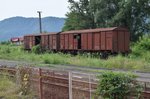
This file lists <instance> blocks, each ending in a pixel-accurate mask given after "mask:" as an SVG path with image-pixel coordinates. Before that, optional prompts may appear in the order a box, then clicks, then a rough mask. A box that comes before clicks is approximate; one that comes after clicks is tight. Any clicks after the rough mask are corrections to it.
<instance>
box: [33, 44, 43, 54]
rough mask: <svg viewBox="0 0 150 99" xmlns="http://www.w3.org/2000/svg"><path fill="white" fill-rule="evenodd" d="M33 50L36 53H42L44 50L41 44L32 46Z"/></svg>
mask: <svg viewBox="0 0 150 99" xmlns="http://www.w3.org/2000/svg"><path fill="white" fill-rule="evenodd" d="M31 51H32V52H33V53H35V54H40V53H42V52H43V51H42V48H41V46H40V45H36V46H34V47H32V49H31Z"/></svg>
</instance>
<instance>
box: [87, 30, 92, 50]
mask: <svg viewBox="0 0 150 99" xmlns="http://www.w3.org/2000/svg"><path fill="white" fill-rule="evenodd" d="M92 39H93V38H92V33H88V40H87V43H88V44H87V45H88V48H87V49H88V50H92V41H93V40H92Z"/></svg>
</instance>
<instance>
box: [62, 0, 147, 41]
mask: <svg viewBox="0 0 150 99" xmlns="http://www.w3.org/2000/svg"><path fill="white" fill-rule="evenodd" d="M68 2H69V4H70V5H69V12H68V13H67V14H66V16H67V19H66V23H65V26H64V28H63V31H67V30H78V29H93V28H103V27H126V28H128V29H129V31H130V33H131V40H132V41H136V40H137V39H138V37H139V36H141V35H143V34H144V33H148V32H150V0H68Z"/></svg>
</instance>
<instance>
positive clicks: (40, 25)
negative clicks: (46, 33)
mask: <svg viewBox="0 0 150 99" xmlns="http://www.w3.org/2000/svg"><path fill="white" fill-rule="evenodd" d="M37 13H38V14H39V27H40V33H42V21H41V13H42V12H41V11H37Z"/></svg>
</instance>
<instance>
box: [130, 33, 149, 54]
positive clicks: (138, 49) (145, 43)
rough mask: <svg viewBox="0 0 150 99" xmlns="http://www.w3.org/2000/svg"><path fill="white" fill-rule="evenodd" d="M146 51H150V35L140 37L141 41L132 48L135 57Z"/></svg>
mask: <svg viewBox="0 0 150 99" xmlns="http://www.w3.org/2000/svg"><path fill="white" fill-rule="evenodd" d="M146 51H150V35H144V36H142V37H140V38H139V41H138V42H136V43H135V44H133V46H132V54H133V55H136V56H139V55H142V54H143V53H145V52H146Z"/></svg>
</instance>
